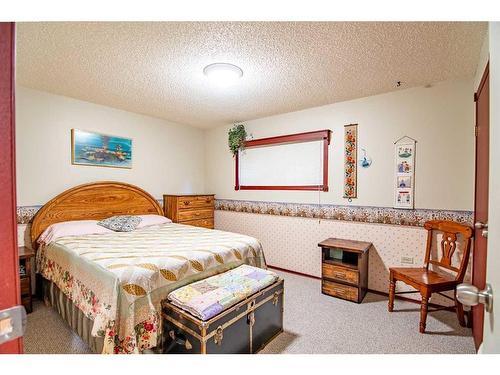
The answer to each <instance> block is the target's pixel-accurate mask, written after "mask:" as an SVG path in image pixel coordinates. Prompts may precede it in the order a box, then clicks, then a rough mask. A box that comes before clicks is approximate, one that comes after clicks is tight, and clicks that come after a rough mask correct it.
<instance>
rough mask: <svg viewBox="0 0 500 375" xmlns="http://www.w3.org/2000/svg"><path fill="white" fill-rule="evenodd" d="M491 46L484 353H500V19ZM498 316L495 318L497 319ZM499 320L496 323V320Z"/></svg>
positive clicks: (491, 29) (493, 25)
mask: <svg viewBox="0 0 500 375" xmlns="http://www.w3.org/2000/svg"><path fill="white" fill-rule="evenodd" d="M489 38H490V40H489V45H490V168H489V169H490V182H489V192H490V193H489V218H488V256H487V258H486V259H487V262H488V263H487V268H486V282H487V283H488V284H489V285H491V289H492V293H493V301H494V302H493V311H492V312H491V313H487V312H486V313H485V315H484V331H483V345H482V347H481V348H480V350H479V351H480V352H481V353H500V212H499V208H500V160H499V158H498V154H497V152H498V150H499V149H500V22H490V24H489ZM495 316H496V319H495V318H494V317H495ZM495 320H496V322H495Z"/></svg>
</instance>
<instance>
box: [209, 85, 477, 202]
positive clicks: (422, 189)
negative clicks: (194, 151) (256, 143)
mask: <svg viewBox="0 0 500 375" xmlns="http://www.w3.org/2000/svg"><path fill="white" fill-rule="evenodd" d="M472 93H473V79H463V80H456V81H448V82H443V83H439V84H435V85H433V86H432V87H431V88H424V87H418V88H412V89H406V90H400V91H394V92H390V93H387V94H382V95H377V96H371V97H367V98H362V99H357V100H352V101H347V102H342V103H335V104H332V105H327V106H323V107H317V108H311V109H307V110H303V111H299V112H292V113H286V114H282V115H277V116H272V117H266V118H262V119H258V120H252V121H248V122H246V128H247V131H248V132H249V133H251V134H253V136H254V138H262V137H267V136H276V135H284V134H291V133H299V132H305V131H313V130H321V129H331V130H332V131H333V133H332V143H331V145H330V158H329V167H330V169H329V184H330V191H329V192H327V193H321V202H322V203H331V204H349V203H348V202H347V200H346V199H344V198H343V197H342V195H343V194H342V183H343V170H344V167H343V145H344V140H343V135H344V129H343V128H344V125H346V124H350V123H358V124H359V127H358V134H359V135H358V137H359V149H361V148H366V150H367V152H368V154H369V156H371V157H372V158H373V164H372V166H371V167H370V168H368V169H362V168H360V169H359V171H358V198H357V199H354V200H353V202H352V203H351V204H352V205H363V206H365V205H366V206H388V207H390V206H392V204H393V182H394V175H393V168H394V153H393V142H394V141H395V140H396V139H397V138H399V137H400V136H403V135H409V136H411V137H413V138H416V139H417V140H418V143H417V152H416V195H415V207H416V208H434V209H456V210H472V209H473V187H474V102H473V97H472ZM228 129H229V127H227V126H223V127H219V128H215V129H211V130H207V131H206V154H205V155H206V157H205V165H206V187H207V191H209V192H211V193H215V194H216V195H217V198H224V199H245V200H256V201H280V202H298V203H317V202H318V199H319V197H318V195H319V194H320V193H318V192H296V191H295V192H294V191H235V190H234V160H233V158H232V156H231V154H230V152H229V151H228V146H227V131H228ZM360 153H361V151H360Z"/></svg>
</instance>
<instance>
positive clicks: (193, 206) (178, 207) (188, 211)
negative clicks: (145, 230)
mask: <svg viewBox="0 0 500 375" xmlns="http://www.w3.org/2000/svg"><path fill="white" fill-rule="evenodd" d="M214 201H215V198H214V194H203V195H199V194H184V195H164V196H163V210H164V211H165V216H166V217H168V218H169V219H170V220H172V221H173V222H174V223H179V224H187V225H194V226H196V227H203V228H209V229H214Z"/></svg>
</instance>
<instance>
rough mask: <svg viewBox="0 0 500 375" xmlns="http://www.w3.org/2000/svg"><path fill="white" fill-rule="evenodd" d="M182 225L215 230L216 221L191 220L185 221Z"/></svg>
mask: <svg viewBox="0 0 500 375" xmlns="http://www.w3.org/2000/svg"><path fill="white" fill-rule="evenodd" d="M181 224H186V225H194V226H195V227H202V228H208V229H214V219H199V220H189V221H183V222H182V223H181Z"/></svg>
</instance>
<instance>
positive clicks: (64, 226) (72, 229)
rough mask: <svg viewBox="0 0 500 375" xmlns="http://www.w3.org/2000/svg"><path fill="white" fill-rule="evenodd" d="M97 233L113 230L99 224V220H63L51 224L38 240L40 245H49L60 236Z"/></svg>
mask: <svg viewBox="0 0 500 375" xmlns="http://www.w3.org/2000/svg"><path fill="white" fill-rule="evenodd" d="M97 233H113V231H112V230H109V229H107V228H104V227H101V226H100V225H97V220H74V221H63V222H61V223H55V224H52V225H49V226H48V227H47V229H45V230H44V231H43V233H42V234H41V235H40V237H38V240H37V242H38V243H39V244H40V245H48V244H49V243H51V242H54V241H55V240H57V239H58V238H60V237H66V236H81V235H85V234H97Z"/></svg>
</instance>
